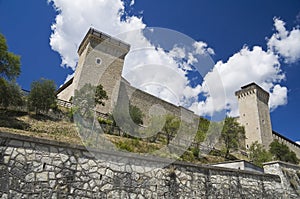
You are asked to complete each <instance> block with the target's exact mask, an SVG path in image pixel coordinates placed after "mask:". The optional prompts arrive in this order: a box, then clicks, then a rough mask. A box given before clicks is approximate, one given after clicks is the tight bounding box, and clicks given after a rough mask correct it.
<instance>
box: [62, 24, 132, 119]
mask: <svg viewBox="0 0 300 199" xmlns="http://www.w3.org/2000/svg"><path fill="white" fill-rule="evenodd" d="M129 50H130V45H129V44H126V43H125V42H123V41H120V40H118V39H116V38H113V37H111V36H109V35H106V34H104V33H102V32H100V31H97V30H95V29H93V28H90V29H89V31H88V32H87V34H86V35H85V37H84V39H83V41H82V42H81V44H80V46H79V48H78V51H77V52H78V55H79V60H78V64H77V67H76V70H75V74H74V77H73V78H72V79H71V80H70V82H67V83H66V84H65V85H63V86H62V88H63V89H60V90H59V91H58V94H57V96H58V98H59V99H61V100H65V101H69V100H70V98H71V97H72V96H74V91H75V90H79V89H80V88H82V87H83V86H84V85H85V84H91V85H94V86H97V85H99V84H101V85H102V86H103V89H104V90H105V91H106V93H107V96H108V100H106V101H105V106H104V107H99V108H100V110H99V111H100V112H102V113H111V112H112V110H113V108H114V106H115V104H116V101H117V98H118V92H119V87H120V81H121V75H122V70H123V64H124V59H125V56H126V55H127V53H128V52H129Z"/></svg>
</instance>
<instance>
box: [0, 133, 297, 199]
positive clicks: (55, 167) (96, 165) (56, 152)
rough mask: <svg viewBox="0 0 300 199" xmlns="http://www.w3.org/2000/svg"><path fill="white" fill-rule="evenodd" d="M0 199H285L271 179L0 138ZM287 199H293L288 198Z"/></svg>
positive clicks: (25, 139) (275, 180)
mask: <svg viewBox="0 0 300 199" xmlns="http://www.w3.org/2000/svg"><path fill="white" fill-rule="evenodd" d="M0 144H1V145H0V197H1V198H122V199H124V198H272V199H275V198H284V197H283V194H284V191H283V190H284V188H283V187H282V184H281V181H280V178H279V177H278V176H275V175H270V174H259V173H255V172H249V171H240V170H234V169H225V168H217V167H208V166H197V165H192V164H187V163H180V162H175V163H172V164H166V163H167V161H166V159H159V158H151V157H142V156H133V155H130V154H126V153H120V152H105V151H101V152H100V151H92V153H90V152H89V151H87V150H86V149H85V148H84V147H83V146H73V145H70V144H66V143H60V142H55V141H50V140H42V139H37V138H31V137H26V136H20V135H13V134H8V133H0ZM291 198H292V197H291Z"/></svg>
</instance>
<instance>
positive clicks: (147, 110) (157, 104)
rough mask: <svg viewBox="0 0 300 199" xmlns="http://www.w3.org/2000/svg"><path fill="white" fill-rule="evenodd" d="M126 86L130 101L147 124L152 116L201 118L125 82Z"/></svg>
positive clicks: (123, 83)
mask: <svg viewBox="0 0 300 199" xmlns="http://www.w3.org/2000/svg"><path fill="white" fill-rule="evenodd" d="M121 84H122V85H124V87H125V90H126V93H127V96H128V99H129V101H130V103H131V104H132V105H135V106H137V107H138V108H139V109H141V111H142V112H143V114H144V118H143V120H144V122H145V123H146V124H147V123H148V122H149V119H150V117H151V116H152V115H157V114H158V115H166V114H172V115H175V116H177V117H179V118H180V117H181V116H183V115H186V114H188V116H189V117H192V118H199V116H197V115H196V114H194V112H192V111H190V110H188V109H185V108H183V107H181V106H176V105H174V104H171V103H169V102H167V101H164V100H162V99H159V98H157V97H155V96H153V95H151V94H149V93H146V92H144V91H141V90H139V89H136V88H134V87H132V86H131V85H129V83H127V82H125V81H124V80H123V81H122V83H121Z"/></svg>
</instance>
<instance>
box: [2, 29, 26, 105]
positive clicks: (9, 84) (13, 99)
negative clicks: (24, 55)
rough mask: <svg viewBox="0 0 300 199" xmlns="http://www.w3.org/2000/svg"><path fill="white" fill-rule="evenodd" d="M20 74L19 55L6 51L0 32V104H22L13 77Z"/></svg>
mask: <svg viewBox="0 0 300 199" xmlns="http://www.w3.org/2000/svg"><path fill="white" fill-rule="evenodd" d="M19 75H20V56H18V55H15V54H13V53H11V52H8V47H7V44H6V40H5V37H4V36H3V35H2V34H1V33H0V106H2V107H4V108H5V109H6V108H7V107H8V106H19V105H22V103H23V100H22V92H21V89H20V87H19V86H18V85H17V84H16V82H15V79H16V77H18V76H19Z"/></svg>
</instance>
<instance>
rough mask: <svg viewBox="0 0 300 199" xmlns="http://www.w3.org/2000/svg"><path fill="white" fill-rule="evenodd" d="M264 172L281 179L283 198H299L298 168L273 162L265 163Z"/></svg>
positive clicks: (299, 175)
mask: <svg viewBox="0 0 300 199" xmlns="http://www.w3.org/2000/svg"><path fill="white" fill-rule="evenodd" d="M264 170H265V172H266V173H272V174H275V175H278V176H279V177H280V178H281V184H282V187H283V188H284V190H283V191H284V197H285V198H300V166H298V165H294V164H289V163H286V162H280V161H274V162H268V163H265V164H264Z"/></svg>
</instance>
